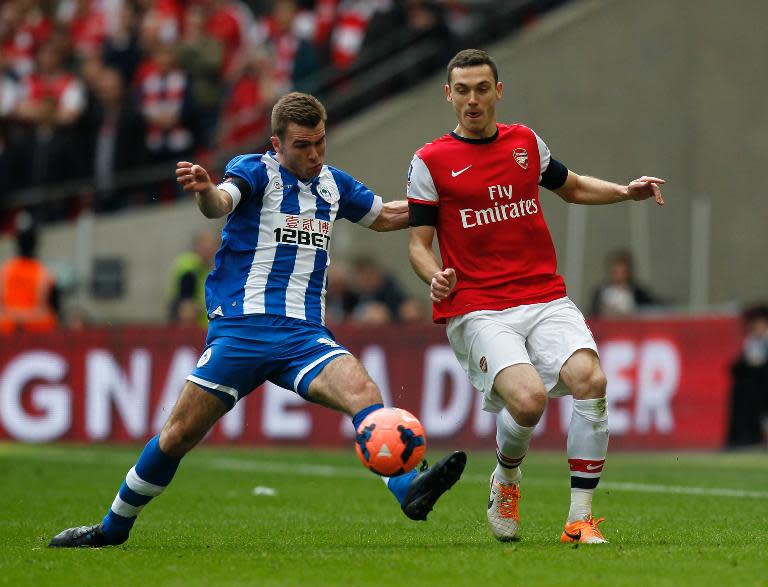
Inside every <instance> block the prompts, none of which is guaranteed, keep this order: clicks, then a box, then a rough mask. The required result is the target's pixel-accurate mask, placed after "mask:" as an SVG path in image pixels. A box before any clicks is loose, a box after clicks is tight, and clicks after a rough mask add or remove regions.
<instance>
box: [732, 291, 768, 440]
mask: <svg viewBox="0 0 768 587" xmlns="http://www.w3.org/2000/svg"><path fill="white" fill-rule="evenodd" d="M743 321H744V333H745V336H744V344H743V346H742V350H741V353H740V354H739V356H738V358H737V359H736V361H735V362H734V363H733V364H732V365H731V378H732V388H731V419H730V429H729V433H728V445H729V446H730V447H739V446H749V445H754V444H758V443H760V442H763V443H765V445H766V447H768V305H766V304H759V305H755V306H752V307H751V308H748V309H747V310H745V312H744V314H743Z"/></svg>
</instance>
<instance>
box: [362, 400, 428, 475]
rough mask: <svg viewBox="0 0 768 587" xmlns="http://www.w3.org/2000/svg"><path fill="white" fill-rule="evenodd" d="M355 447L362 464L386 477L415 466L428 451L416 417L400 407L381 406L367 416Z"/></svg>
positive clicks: (422, 431)
mask: <svg viewBox="0 0 768 587" xmlns="http://www.w3.org/2000/svg"><path fill="white" fill-rule="evenodd" d="M356 440H357V442H356V444H355V450H356V451H357V456H358V457H360V461H362V463H363V465H365V466H366V467H368V468H369V469H370V470H371V471H373V472H374V473H377V474H379V475H383V476H385V477H394V476H396V475H402V474H403V473H407V472H408V471H410V470H411V469H413V468H414V467H415V466H416V465H418V464H419V463H420V462H421V460H422V458H424V452H425V451H426V450H427V438H426V436H425V435H424V427H423V426H422V425H421V422H419V419H418V418H417V417H416V416H414V415H413V414H411V413H410V412H408V411H406V410H402V409H400V408H382V409H380V410H376V411H375V412H372V413H370V414H368V416H366V418H365V419H364V420H363V421H362V423H361V424H360V427H359V428H358V429H357V434H356Z"/></svg>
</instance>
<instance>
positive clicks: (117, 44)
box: [102, 0, 141, 87]
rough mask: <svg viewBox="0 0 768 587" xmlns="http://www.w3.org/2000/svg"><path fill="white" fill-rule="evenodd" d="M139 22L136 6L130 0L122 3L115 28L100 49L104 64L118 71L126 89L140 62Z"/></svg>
mask: <svg viewBox="0 0 768 587" xmlns="http://www.w3.org/2000/svg"><path fill="white" fill-rule="evenodd" d="M139 21H140V15H139V12H138V8H137V7H136V5H135V4H134V3H133V2H132V1H131V0H126V1H125V2H123V3H122V5H121V6H120V8H119V10H118V11H117V17H116V19H115V26H114V28H113V29H112V30H111V32H110V33H109V36H108V37H107V38H106V39H105V41H104V45H103V47H102V58H103V60H104V64H105V65H107V66H109V67H115V68H117V69H118V70H119V71H120V74H121V75H122V77H123V82H124V83H125V85H126V87H127V86H129V85H130V84H131V82H132V81H133V76H134V73H135V72H136V68H137V67H138V66H139V63H140V62H141V46H140V44H139Z"/></svg>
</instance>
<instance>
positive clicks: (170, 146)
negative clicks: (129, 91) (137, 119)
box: [136, 43, 197, 161]
mask: <svg viewBox="0 0 768 587" xmlns="http://www.w3.org/2000/svg"><path fill="white" fill-rule="evenodd" d="M136 87H137V90H138V96H139V103H140V105H141V112H142V114H143V116H144V121H145V123H146V128H147V132H146V137H145V145H146V148H147V150H148V151H149V154H150V155H151V157H152V159H153V160H155V161H169V160H172V161H177V160H181V159H188V158H190V156H191V154H192V151H193V149H194V147H195V134H194V132H193V128H194V124H195V123H196V120H197V115H196V111H195V107H194V103H193V98H192V92H191V88H190V80H189V75H188V74H187V72H186V71H185V70H184V69H183V68H182V67H181V66H180V65H179V63H178V62H177V60H176V52H175V49H174V46H173V45H172V44H170V43H161V44H159V45H157V46H156V47H155V49H154V51H153V53H152V56H151V57H150V58H149V59H147V60H146V61H144V63H142V64H141V65H140V66H139V70H138V71H137V72H136Z"/></svg>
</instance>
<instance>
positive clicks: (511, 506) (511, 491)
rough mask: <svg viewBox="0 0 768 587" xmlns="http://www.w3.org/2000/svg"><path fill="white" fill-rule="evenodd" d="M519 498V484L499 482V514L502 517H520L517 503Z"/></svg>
mask: <svg viewBox="0 0 768 587" xmlns="http://www.w3.org/2000/svg"><path fill="white" fill-rule="evenodd" d="M519 499H520V486H519V485H512V484H506V483H499V514H500V515H501V517H502V518H514V519H515V520H517V519H518V512H517V503H518V501H519Z"/></svg>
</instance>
